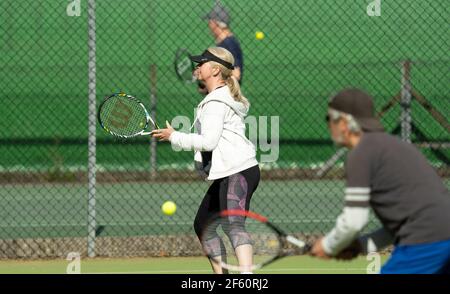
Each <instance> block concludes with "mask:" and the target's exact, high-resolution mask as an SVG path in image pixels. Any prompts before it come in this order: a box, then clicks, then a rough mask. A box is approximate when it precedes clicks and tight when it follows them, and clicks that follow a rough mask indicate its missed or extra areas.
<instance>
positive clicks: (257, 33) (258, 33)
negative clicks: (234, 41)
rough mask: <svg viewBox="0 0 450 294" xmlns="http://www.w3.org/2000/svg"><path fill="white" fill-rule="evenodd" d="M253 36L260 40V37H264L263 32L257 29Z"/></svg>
mask: <svg viewBox="0 0 450 294" xmlns="http://www.w3.org/2000/svg"><path fill="white" fill-rule="evenodd" d="M255 37H256V40H262V39H264V33H263V32H261V31H257V32H256V33H255Z"/></svg>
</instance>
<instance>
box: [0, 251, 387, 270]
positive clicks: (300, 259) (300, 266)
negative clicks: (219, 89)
mask: <svg viewBox="0 0 450 294" xmlns="http://www.w3.org/2000/svg"><path fill="white" fill-rule="evenodd" d="M387 258H388V256H387V255H381V256H380V261H381V264H383V263H384V261H385V260H386V259H387ZM374 262H375V259H370V260H368V259H367V258H366V257H363V256H361V257H359V258H357V259H355V260H353V261H351V262H348V261H345V262H344V261H336V260H320V259H317V258H312V257H309V256H291V257H286V258H284V259H281V260H279V261H277V262H275V263H273V264H271V265H269V266H267V267H265V268H264V269H261V270H259V271H256V273H260V274H366V273H367V269H368V268H369V270H372V269H373V266H374ZM69 263H70V261H66V260H63V259H58V260H39V261H20V260H12V261H0V274H65V273H67V267H68V265H69ZM80 272H81V273H82V274H208V273H211V269H210V266H209V263H208V261H207V259H206V258H204V257H158V258H130V259H101V258H99V259H81V263H80Z"/></svg>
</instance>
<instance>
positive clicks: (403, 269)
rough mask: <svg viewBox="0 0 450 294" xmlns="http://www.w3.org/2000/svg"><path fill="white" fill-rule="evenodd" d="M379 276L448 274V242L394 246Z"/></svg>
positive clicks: (449, 268)
mask: <svg viewBox="0 0 450 294" xmlns="http://www.w3.org/2000/svg"><path fill="white" fill-rule="evenodd" d="M381 274H450V240H446V241H439V242H434V243H428V244H418V245H399V246H396V247H395V248H394V251H393V252H392V255H391V257H390V258H389V260H388V261H387V262H386V263H385V264H384V265H383V267H382V268H381Z"/></svg>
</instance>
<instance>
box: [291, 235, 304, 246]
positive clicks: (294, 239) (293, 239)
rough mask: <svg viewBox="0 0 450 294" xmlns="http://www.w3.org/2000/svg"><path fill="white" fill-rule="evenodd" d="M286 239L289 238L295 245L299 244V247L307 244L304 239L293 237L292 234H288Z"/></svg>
mask: <svg viewBox="0 0 450 294" xmlns="http://www.w3.org/2000/svg"><path fill="white" fill-rule="evenodd" d="M286 240H287V241H288V242H289V243H291V244H294V245H295V246H298V247H300V248H304V247H305V246H306V243H305V242H303V241H302V240H299V239H297V238H294V237H292V236H287V237H286Z"/></svg>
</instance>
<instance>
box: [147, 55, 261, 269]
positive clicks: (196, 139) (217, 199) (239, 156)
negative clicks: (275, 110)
mask: <svg viewBox="0 0 450 294" xmlns="http://www.w3.org/2000/svg"><path fill="white" fill-rule="evenodd" d="M191 59H192V61H193V62H195V63H198V65H197V67H196V70H195V73H194V74H195V75H196V76H197V78H198V79H199V80H200V81H203V82H204V83H205V85H206V88H207V89H208V93H209V94H208V95H207V96H206V97H205V98H204V99H203V101H201V102H200V104H199V105H198V107H197V115H196V118H195V122H194V124H195V127H196V131H197V133H192V134H186V133H181V132H177V131H175V130H174V129H173V128H172V127H171V126H170V125H169V124H167V128H166V129H160V130H156V131H154V132H153V136H154V137H156V138H159V139H161V140H168V141H170V142H171V144H172V146H176V147H178V148H180V147H181V148H183V150H194V151H196V155H195V161H196V162H202V164H201V165H200V166H201V168H202V170H203V171H204V172H205V173H206V174H208V179H209V180H213V183H212V184H211V186H210V187H209V189H208V191H207V192H206V195H205V197H204V198H203V201H202V203H201V204H200V207H199V209H198V212H197V215H196V217H195V221H194V229H195V232H196V234H197V236H198V237H199V238H201V237H202V233H203V229H204V226H205V225H206V223H207V221H208V219H209V218H210V217H211V216H212V215H214V214H215V213H218V212H219V211H222V210H225V209H242V210H248V209H249V205H250V199H251V197H252V194H253V192H254V191H255V190H256V188H257V186H258V183H259V179H260V171H259V166H258V162H257V161H256V151H255V147H254V145H253V144H252V143H251V142H250V141H249V140H248V139H247V138H246V137H245V123H244V118H245V116H246V115H247V112H248V108H249V102H248V100H247V99H246V98H245V97H244V96H243V95H242V93H241V90H240V87H239V83H238V81H237V80H236V78H234V77H233V76H232V71H233V68H234V66H233V64H234V58H233V56H232V54H231V53H230V52H229V51H228V50H226V49H224V48H219V47H212V48H209V49H208V50H206V51H204V52H203V54H202V55H199V56H192V57H191ZM208 159H210V160H211V161H210V163H209V162H208V161H209V160H208ZM243 221H244V220H243V219H239V218H236V217H234V218H233V219H231V218H230V220H229V222H230V223H231V226H230V228H231V229H229V230H228V232H226V233H227V235H228V237H229V239H230V241H231V243H232V244H233V247H234V249H235V253H236V257H237V258H238V260H239V263H240V265H241V266H246V265H251V264H252V245H251V242H252V241H251V238H250V236H249V234H248V233H247V232H245V229H243V226H242V225H239V223H241V224H242V222H243ZM233 223H235V224H236V225H235V226H233ZM202 241H203V244H202V245H203V246H204V249H205V251H207V252H208V253H209V254H210V255H212V256H216V257H215V259H216V258H217V259H218V258H220V257H219V256H221V257H222V258H225V256H224V252H223V250H224V245H223V242H222V240H221V239H220V237H219V236H218V235H217V234H213V235H209V236H208V237H207V238H206V241H205V240H204V239H203V240H202ZM211 265H212V268H213V270H214V272H215V273H224V272H223V270H222V268H221V267H220V266H218V265H217V264H215V263H211Z"/></svg>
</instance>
